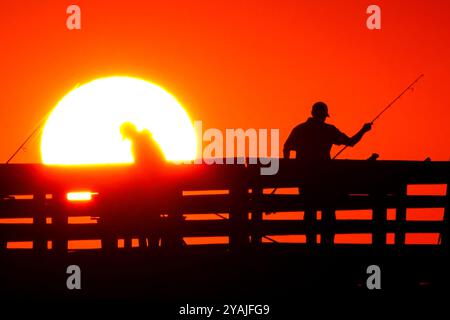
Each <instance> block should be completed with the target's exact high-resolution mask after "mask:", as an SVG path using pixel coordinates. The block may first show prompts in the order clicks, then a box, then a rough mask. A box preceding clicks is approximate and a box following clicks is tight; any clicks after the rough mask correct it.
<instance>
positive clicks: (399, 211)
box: [395, 184, 407, 246]
mask: <svg viewBox="0 0 450 320" xmlns="http://www.w3.org/2000/svg"><path fill="white" fill-rule="evenodd" d="M397 198H398V204H397V208H396V212H395V220H396V223H397V228H398V229H397V231H396V232H395V245H396V246H403V245H405V231H404V230H405V223H406V200H407V185H406V184H402V185H401V186H400V188H399V190H398V192H397Z"/></svg>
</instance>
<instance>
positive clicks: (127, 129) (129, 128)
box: [120, 122, 138, 139]
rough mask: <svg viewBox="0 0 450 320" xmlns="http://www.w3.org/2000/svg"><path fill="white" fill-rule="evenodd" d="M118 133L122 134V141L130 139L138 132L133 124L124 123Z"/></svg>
mask: <svg viewBox="0 0 450 320" xmlns="http://www.w3.org/2000/svg"><path fill="white" fill-rule="evenodd" d="M120 133H121V134H122V138H123V139H130V138H131V139H132V138H133V137H135V136H136V134H137V133H138V130H137V128H136V126H135V125H134V123H132V122H124V123H123V124H122V125H121V126H120Z"/></svg>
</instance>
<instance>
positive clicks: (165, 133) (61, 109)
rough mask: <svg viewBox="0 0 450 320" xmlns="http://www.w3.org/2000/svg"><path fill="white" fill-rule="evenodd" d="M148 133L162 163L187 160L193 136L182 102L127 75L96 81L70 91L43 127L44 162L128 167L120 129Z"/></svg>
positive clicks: (128, 154)
mask: <svg viewBox="0 0 450 320" xmlns="http://www.w3.org/2000/svg"><path fill="white" fill-rule="evenodd" d="M127 121H130V122H133V123H134V124H135V125H136V126H137V128H138V129H139V130H142V129H144V128H145V129H148V130H149V131H151V132H152V133H153V137H154V138H155V140H156V142H157V143H158V144H159V145H160V146H161V149H162V150H163V152H164V154H165V156H166V159H167V160H192V159H194V158H195V153H196V137H195V131H194V128H193V126H192V123H191V120H190V119H189V116H188V114H187V113H186V111H185V110H184V109H183V107H182V106H181V104H180V103H179V102H178V101H177V100H176V99H175V98H174V97H173V96H172V95H171V94H169V93H168V92H166V91H165V90H164V89H162V88H161V87H159V86H157V85H155V84H152V83H149V82H147V81H144V80H141V79H137V78H131V77H109V78H101V79H97V80H94V81H91V82H89V83H87V84H84V85H82V86H80V87H78V88H75V89H74V90H72V91H70V92H69V93H68V94H67V95H66V96H65V97H64V98H62V100H61V101H59V103H58V104H57V106H56V107H55V109H54V110H53V111H52V113H51V114H50V116H49V117H48V119H47V122H46V123H45V126H44V130H43V133H42V139H41V157H42V161H43V163H45V164H64V165H65V164H67V165H72V164H113V163H132V162H133V161H134V159H133V156H132V153H131V143H130V142H129V141H128V140H123V139H122V136H121V134H120V126H121V125H122V124H123V123H124V122H127Z"/></svg>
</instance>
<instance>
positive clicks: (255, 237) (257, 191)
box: [251, 187, 263, 246]
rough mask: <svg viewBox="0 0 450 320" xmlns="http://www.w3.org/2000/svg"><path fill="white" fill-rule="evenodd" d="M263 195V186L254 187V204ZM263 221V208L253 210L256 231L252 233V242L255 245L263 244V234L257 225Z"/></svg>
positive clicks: (253, 223) (253, 224)
mask: <svg viewBox="0 0 450 320" xmlns="http://www.w3.org/2000/svg"><path fill="white" fill-rule="evenodd" d="M262 195H263V190H262V188H260V187H254V188H253V189H252V199H253V203H254V205H253V206H255V204H257V203H259V200H260V199H261V196H262ZM261 221H262V211H261V210H256V211H253V212H252V228H253V230H254V231H253V232H252V234H251V243H252V245H254V246H257V245H259V244H261V240H262V234H261V232H260V230H259V228H257V227H256V226H257V225H258V224H259V223H260V222H261Z"/></svg>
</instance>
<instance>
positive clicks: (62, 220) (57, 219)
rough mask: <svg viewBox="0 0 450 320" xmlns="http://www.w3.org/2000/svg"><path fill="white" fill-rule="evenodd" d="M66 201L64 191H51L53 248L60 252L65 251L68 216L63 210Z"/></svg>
mask: <svg viewBox="0 0 450 320" xmlns="http://www.w3.org/2000/svg"><path fill="white" fill-rule="evenodd" d="M65 202H66V194H65V193H64V192H62V193H61V192H58V193H53V196H52V210H51V213H52V229H53V230H54V232H53V235H54V238H53V250H55V252H58V253H61V252H65V251H67V234H66V231H67V224H68V222H69V221H68V217H67V215H66V212H64V207H65Z"/></svg>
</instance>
